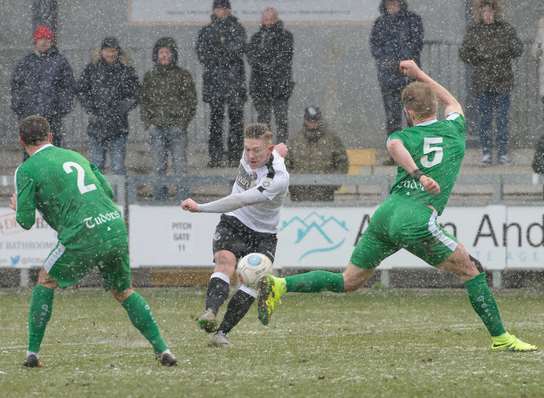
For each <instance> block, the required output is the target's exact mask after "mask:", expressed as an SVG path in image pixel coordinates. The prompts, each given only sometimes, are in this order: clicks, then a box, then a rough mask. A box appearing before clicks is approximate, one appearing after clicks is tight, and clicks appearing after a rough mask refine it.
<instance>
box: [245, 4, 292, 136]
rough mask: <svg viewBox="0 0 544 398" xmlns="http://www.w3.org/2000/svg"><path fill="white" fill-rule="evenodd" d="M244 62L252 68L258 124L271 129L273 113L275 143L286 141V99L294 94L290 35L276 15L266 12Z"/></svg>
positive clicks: (287, 101) (251, 81)
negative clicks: (268, 126) (246, 60)
mask: <svg viewBox="0 0 544 398" xmlns="http://www.w3.org/2000/svg"><path fill="white" fill-rule="evenodd" d="M247 58H248V61H249V64H250V66H251V78H250V80H249V94H250V96H251V99H252V100H253V105H254V106H255V110H256V111H257V120H258V122H259V123H265V124H268V125H270V121H271V120H272V111H274V117H275V120H276V126H277V130H278V132H277V135H276V136H277V142H287V139H288V137H289V127H288V123H287V121H288V111H289V97H290V96H291V93H292V91H293V87H294V82H293V79H292V77H293V72H292V69H293V35H292V34H291V32H289V31H288V30H286V29H285V28H284V27H283V22H282V21H281V20H279V19H278V11H277V10H276V9H275V8H273V7H268V8H265V10H264V11H263V13H262V17H261V27H260V29H259V31H258V32H256V33H255V34H254V35H253V36H252V37H251V40H250V41H249V44H248V47H247Z"/></svg>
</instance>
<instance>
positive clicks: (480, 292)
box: [439, 244, 537, 351]
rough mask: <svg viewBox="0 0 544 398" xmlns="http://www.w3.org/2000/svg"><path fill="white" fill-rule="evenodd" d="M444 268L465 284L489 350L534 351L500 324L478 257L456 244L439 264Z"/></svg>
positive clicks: (533, 348)
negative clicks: (487, 340)
mask: <svg viewBox="0 0 544 398" xmlns="http://www.w3.org/2000/svg"><path fill="white" fill-rule="evenodd" d="M439 268H441V269H443V270H445V271H451V272H453V273H454V274H456V275H457V276H458V277H459V278H460V279H461V280H463V281H464V283H465V288H466V289H467V294H468V298H469V300H470V303H471V304H472V308H474V311H475V312H476V314H478V316H479V317H480V319H481V320H482V322H483V323H484V325H485V327H486V328H487V330H488V332H489V334H490V335H491V342H492V344H491V349H492V350H496V351H534V350H536V349H537V347H536V346H534V345H532V344H527V343H525V342H523V341H521V340H520V339H518V338H517V337H515V336H513V335H511V334H509V333H508V332H507V331H506V329H505V328H504V325H503V323H502V319H501V315H500V312H499V307H498V305H497V302H496V301H495V297H494V296H493V293H492V292H491V289H489V285H488V284H487V277H486V274H485V272H479V269H483V268H482V267H481V264H480V263H479V261H478V260H476V259H475V258H473V257H470V256H469V254H468V252H467V251H466V249H465V248H464V247H463V246H462V245H461V244H459V245H458V246H457V247H456V249H455V251H454V252H453V253H452V254H451V255H450V256H449V257H448V259H447V260H446V261H444V262H443V263H442V264H440V265H439Z"/></svg>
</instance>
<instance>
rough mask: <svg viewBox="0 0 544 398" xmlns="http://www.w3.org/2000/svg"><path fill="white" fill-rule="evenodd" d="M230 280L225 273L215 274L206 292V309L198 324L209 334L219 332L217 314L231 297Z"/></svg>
mask: <svg viewBox="0 0 544 398" xmlns="http://www.w3.org/2000/svg"><path fill="white" fill-rule="evenodd" d="M229 288H230V278H229V276H228V275H227V274H225V273H223V272H214V273H213V274H212V276H211V277H210V281H209V282H208V289H207V290H206V308H205V310H204V312H203V313H202V314H201V315H200V316H199V317H198V319H197V324H198V327H200V328H201V329H202V330H204V331H205V332H207V333H213V332H215V331H216V330H217V319H216V316H217V312H218V311H219V307H221V305H222V304H223V303H224V302H225V300H226V299H227V297H228V296H229Z"/></svg>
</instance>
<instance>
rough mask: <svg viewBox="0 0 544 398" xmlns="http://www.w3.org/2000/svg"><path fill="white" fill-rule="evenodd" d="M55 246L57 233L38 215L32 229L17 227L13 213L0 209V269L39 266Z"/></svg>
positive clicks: (7, 209) (8, 209) (6, 209)
mask: <svg viewBox="0 0 544 398" xmlns="http://www.w3.org/2000/svg"><path fill="white" fill-rule="evenodd" d="M56 244H57V233H56V232H55V231H54V230H53V229H52V228H51V227H50V226H49V225H47V223H46V222H45V221H44V220H43V218H42V217H41V216H40V215H38V216H37V217H36V223H35V224H34V226H33V227H32V229H30V230H28V231H26V230H24V229H23V228H21V227H20V226H19V225H17V222H16V221H15V212H14V211H13V210H11V209H10V208H7V207H6V208H0V267H11V268H30V267H35V266H40V265H41V264H42V263H43V261H44V260H45V258H46V257H47V255H48V254H49V252H50V251H51V250H52V249H53V247H55V245H56Z"/></svg>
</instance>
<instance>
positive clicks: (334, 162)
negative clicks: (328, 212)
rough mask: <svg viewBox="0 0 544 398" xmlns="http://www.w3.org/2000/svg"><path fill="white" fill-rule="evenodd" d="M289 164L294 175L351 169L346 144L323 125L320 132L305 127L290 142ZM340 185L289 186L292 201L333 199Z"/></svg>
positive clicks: (341, 171) (336, 172)
mask: <svg viewBox="0 0 544 398" xmlns="http://www.w3.org/2000/svg"><path fill="white" fill-rule="evenodd" d="M288 147H289V153H288V154H287V159H286V165H287V167H288V168H289V171H290V172H291V173H294V174H345V173H347V171H348V166H349V162H348V155H347V152H346V147H345V146H344V144H343V143H342V140H340V137H338V136H337V135H336V134H335V133H333V132H331V131H330V130H328V129H327V128H326V127H325V126H324V125H323V124H321V125H320V126H319V128H318V129H317V131H312V130H310V129H307V128H306V127H303V128H302V130H300V131H299V132H298V133H297V134H296V135H295V137H294V138H292V139H290V140H289V142H288ZM336 189H338V187H337V186H331V185H328V186H326V185H314V186H305V185H299V186H292V187H291V188H289V191H290V192H291V199H292V200H299V201H316V200H333V199H334V191H335V190H336Z"/></svg>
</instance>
